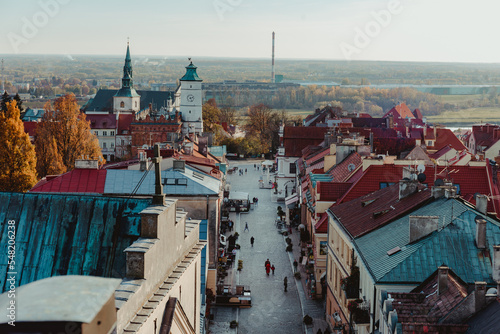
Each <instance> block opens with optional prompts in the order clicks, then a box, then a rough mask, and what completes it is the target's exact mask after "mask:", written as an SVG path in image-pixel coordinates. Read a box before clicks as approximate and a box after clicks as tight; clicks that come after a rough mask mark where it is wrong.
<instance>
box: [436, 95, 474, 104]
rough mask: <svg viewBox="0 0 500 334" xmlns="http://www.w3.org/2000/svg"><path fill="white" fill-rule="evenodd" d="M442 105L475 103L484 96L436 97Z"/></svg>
mask: <svg viewBox="0 0 500 334" xmlns="http://www.w3.org/2000/svg"><path fill="white" fill-rule="evenodd" d="M436 97H437V98H438V99H439V100H440V101H441V102H442V103H461V102H466V101H475V100H479V99H481V98H482V95H436Z"/></svg>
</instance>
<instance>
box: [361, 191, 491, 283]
mask: <svg viewBox="0 0 500 334" xmlns="http://www.w3.org/2000/svg"><path fill="white" fill-rule="evenodd" d="M409 216H439V225H440V228H439V229H438V230H437V231H434V232H432V233H430V234H429V235H427V236H425V237H423V238H422V239H420V240H417V241H415V242H413V243H410V242H409ZM476 216H480V217H482V218H483V219H485V220H486V240H487V249H486V250H484V251H483V250H480V249H478V248H477V246H476V244H475V233H476V222H475V218H476ZM356 244H357V245H358V249H359V251H360V252H361V253H362V255H363V258H364V261H365V264H366V265H367V266H368V267H369V268H370V270H371V272H372V273H373V276H374V279H375V281H376V282H381V283H382V282H384V283H393V282H405V283H413V284H417V283H420V282H422V281H424V280H425V279H426V278H427V277H428V276H430V275H431V274H432V273H433V272H434V271H435V270H436V268H437V267H439V266H440V265H443V264H445V265H447V266H448V267H450V268H451V269H452V270H453V271H454V272H455V273H456V274H457V275H458V276H459V277H460V278H461V279H462V280H464V281H465V282H467V283H469V284H473V283H474V282H475V281H484V282H487V283H488V284H496V282H494V281H493V280H492V277H491V270H492V268H491V257H492V254H493V245H498V244H500V226H499V224H498V222H496V221H495V220H493V219H491V218H489V217H486V216H483V215H482V214H481V213H479V212H478V211H476V210H475V209H473V208H471V207H469V206H467V205H465V204H464V203H461V202H460V201H458V200H456V199H446V198H440V199H437V200H435V201H434V202H431V203H429V204H427V205H425V206H423V207H421V208H419V209H417V210H415V211H413V212H411V213H409V214H407V215H405V216H403V217H401V218H399V219H397V220H395V221H393V222H392V223H390V224H388V225H386V226H384V227H381V228H379V229H377V230H375V231H373V232H371V233H369V234H367V235H365V236H362V237H361V238H358V239H356ZM395 247H400V249H401V250H400V251H399V252H397V253H394V254H393V255H388V254H387V252H388V251H389V250H391V249H394V248H395ZM490 254H491V255H490Z"/></svg>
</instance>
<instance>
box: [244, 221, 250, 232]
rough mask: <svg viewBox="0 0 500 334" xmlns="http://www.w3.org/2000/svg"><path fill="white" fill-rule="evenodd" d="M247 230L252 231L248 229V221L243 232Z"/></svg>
mask: <svg viewBox="0 0 500 334" xmlns="http://www.w3.org/2000/svg"><path fill="white" fill-rule="evenodd" d="M245 231H247V232H250V230H249V229H248V222H246V223H245V229H244V230H243V232H245Z"/></svg>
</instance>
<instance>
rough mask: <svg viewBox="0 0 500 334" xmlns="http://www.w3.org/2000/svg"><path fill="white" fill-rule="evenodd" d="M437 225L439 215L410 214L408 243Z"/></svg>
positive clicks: (420, 237) (434, 229)
mask: <svg viewBox="0 0 500 334" xmlns="http://www.w3.org/2000/svg"><path fill="white" fill-rule="evenodd" d="M438 227H439V216H410V243H412V242H414V241H417V240H420V239H422V238H423V237H425V236H427V235H429V234H431V233H432V232H434V231H436V230H437V229H438ZM499 247H500V246H499Z"/></svg>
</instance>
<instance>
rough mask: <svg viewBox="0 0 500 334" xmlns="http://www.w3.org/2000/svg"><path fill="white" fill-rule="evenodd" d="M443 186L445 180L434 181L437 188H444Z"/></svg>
mask: <svg viewBox="0 0 500 334" xmlns="http://www.w3.org/2000/svg"><path fill="white" fill-rule="evenodd" d="M443 184H444V182H443V179H437V180H436V181H434V185H435V186H437V187H439V186H442V185H443Z"/></svg>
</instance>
